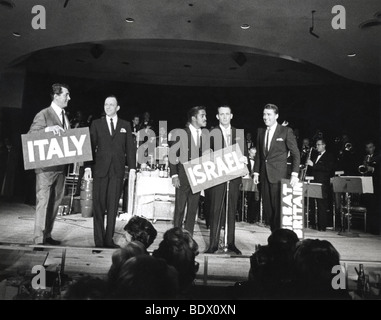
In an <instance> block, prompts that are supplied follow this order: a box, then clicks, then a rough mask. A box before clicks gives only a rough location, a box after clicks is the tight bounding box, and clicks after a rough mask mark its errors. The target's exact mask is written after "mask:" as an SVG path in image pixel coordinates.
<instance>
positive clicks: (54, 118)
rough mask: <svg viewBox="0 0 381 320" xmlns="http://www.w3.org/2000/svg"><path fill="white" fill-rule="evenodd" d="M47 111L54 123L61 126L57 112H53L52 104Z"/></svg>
mask: <svg viewBox="0 0 381 320" xmlns="http://www.w3.org/2000/svg"><path fill="white" fill-rule="evenodd" d="M48 112H49V114H50V117H51V118H52V120H53V121H54V122H55V124H56V125H58V126H62V122H61V119H60V118H59V117H58V115H57V113H55V111H54V109H53V107H52V106H50V107H49V109H48Z"/></svg>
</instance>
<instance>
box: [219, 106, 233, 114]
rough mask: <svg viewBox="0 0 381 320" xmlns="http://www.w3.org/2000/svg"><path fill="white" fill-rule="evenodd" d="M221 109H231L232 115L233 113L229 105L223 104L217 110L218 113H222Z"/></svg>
mask: <svg viewBox="0 0 381 320" xmlns="http://www.w3.org/2000/svg"><path fill="white" fill-rule="evenodd" d="M220 108H229V110H230V113H232V108H231V107H230V106H229V105H228V104H222V105H220V106H219V107H218V108H217V113H218V112H220Z"/></svg>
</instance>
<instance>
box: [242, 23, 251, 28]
mask: <svg viewBox="0 0 381 320" xmlns="http://www.w3.org/2000/svg"><path fill="white" fill-rule="evenodd" d="M249 28H250V25H248V24H247V23H244V24H242V25H241V29H243V30H247V29H249Z"/></svg>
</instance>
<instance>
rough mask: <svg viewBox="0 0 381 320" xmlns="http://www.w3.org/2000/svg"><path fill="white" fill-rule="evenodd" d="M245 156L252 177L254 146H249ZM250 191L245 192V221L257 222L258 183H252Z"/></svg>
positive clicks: (255, 151) (258, 205)
mask: <svg viewBox="0 0 381 320" xmlns="http://www.w3.org/2000/svg"><path fill="white" fill-rule="evenodd" d="M248 153H249V154H248V156H247V160H248V161H247V169H248V170H249V174H250V177H251V178H253V177H254V163H255V155H256V153H257V148H256V147H254V146H253V147H251V148H249V151H248ZM253 187H254V188H253V189H252V191H248V192H247V193H246V196H247V222H248V223H255V222H259V212H260V207H261V206H260V201H259V200H260V198H259V190H258V185H253Z"/></svg>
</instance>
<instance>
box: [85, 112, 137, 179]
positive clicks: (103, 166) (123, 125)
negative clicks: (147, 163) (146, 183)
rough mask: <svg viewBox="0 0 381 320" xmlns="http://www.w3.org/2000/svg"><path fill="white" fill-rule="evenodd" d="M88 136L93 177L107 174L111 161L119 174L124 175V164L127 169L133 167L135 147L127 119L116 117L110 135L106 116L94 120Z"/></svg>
mask: <svg viewBox="0 0 381 320" xmlns="http://www.w3.org/2000/svg"><path fill="white" fill-rule="evenodd" d="M90 137H91V146H92V148H93V155H94V156H93V159H94V163H93V176H94V177H99V178H102V177H105V176H107V175H108V171H109V168H110V165H111V163H112V165H113V167H114V169H115V172H116V174H117V175H120V176H124V173H125V165H126V164H127V165H128V167H129V169H135V167H136V148H135V146H134V143H133V138H132V132H131V125H130V123H129V122H128V121H126V120H123V119H120V118H118V122H117V124H116V128H115V132H114V135H113V136H111V135H110V131H109V128H108V125H107V120H106V118H101V119H97V120H94V121H93V122H92V124H91V127H90Z"/></svg>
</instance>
